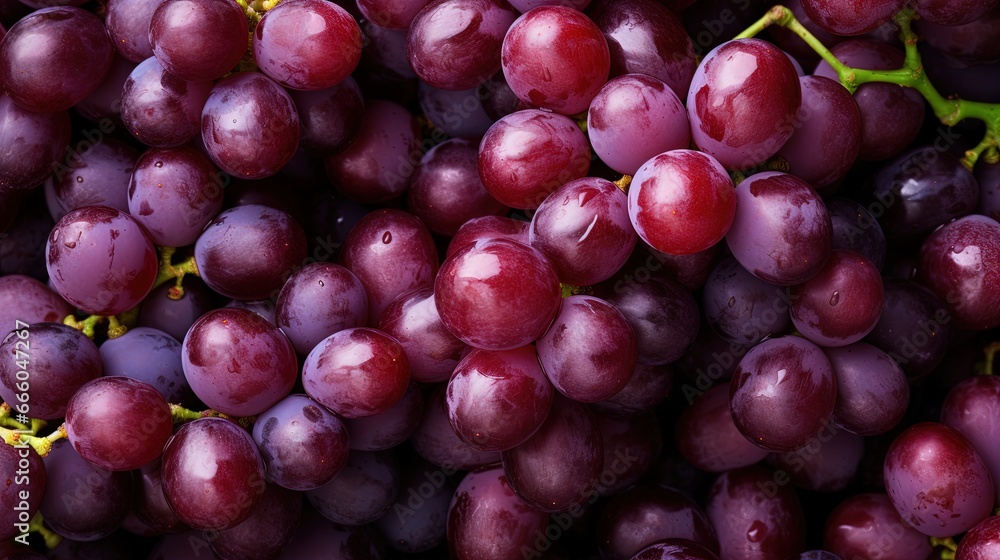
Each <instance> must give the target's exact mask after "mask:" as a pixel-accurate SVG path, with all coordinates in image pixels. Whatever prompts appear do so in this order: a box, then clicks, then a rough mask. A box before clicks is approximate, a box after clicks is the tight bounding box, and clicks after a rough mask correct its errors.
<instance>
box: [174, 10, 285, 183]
mask: <svg viewBox="0 0 1000 560" xmlns="http://www.w3.org/2000/svg"><path fill="white" fill-rule="evenodd" d="M171 1H186V0H167V2H171ZM201 140H202V142H203V143H204V144H205V151H206V152H208V155H209V157H211V158H212V161H214V162H215V164H216V165H218V166H219V167H220V168H221V169H222V170H223V171H225V172H227V173H230V174H231V175H236V176H238V177H242V178H244V179H261V178H264V177H269V176H271V175H274V174H275V173H277V172H278V171H279V170H281V168H282V167H284V165H285V164H286V163H288V161H289V160H290V159H292V156H293V155H295V150H297V149H298V147H299V115H298V113H297V112H296V110H295V103H294V102H292V98H291V96H289V95H288V92H286V91H285V90H284V88H282V87H281V86H279V85H278V84H277V83H276V82H274V81H273V80H271V79H270V78H268V77H267V76H265V75H263V74H261V73H259V72H237V73H235V74H231V75H229V76H227V77H226V78H223V79H221V80H219V81H218V82H216V83H215V86H213V87H212V92H211V93H210V94H209V95H208V99H207V100H206V101H205V106H204V108H203V109H202V112H201Z"/></svg>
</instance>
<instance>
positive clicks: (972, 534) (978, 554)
mask: <svg viewBox="0 0 1000 560" xmlns="http://www.w3.org/2000/svg"><path fill="white" fill-rule="evenodd" d="M998 532H1000V516H996V515H994V516H992V517H987V518H986V519H984V520H983V521H982V522H980V523H979V524H978V525H976V526H975V527H973V528H972V529H969V532H968V533H966V534H965V536H964V537H962V540H961V541H960V542H959V543H958V549H957V550H956V551H955V560H989V558H992V557H993V556H996V555H997V554H1000V540H998V539H997V533H998Z"/></svg>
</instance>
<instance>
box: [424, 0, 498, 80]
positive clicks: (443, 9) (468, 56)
mask: <svg viewBox="0 0 1000 560" xmlns="http://www.w3.org/2000/svg"><path fill="white" fill-rule="evenodd" d="M515 18H517V12H516V11H514V9H513V8H511V6H510V4H508V3H507V2H504V1H502V0H434V1H432V2H430V3H428V4H427V5H426V6H425V7H424V8H423V9H421V10H420V12H418V13H417V15H416V16H415V17H414V18H413V21H412V22H411V23H410V27H409V31H408V32H407V34H406V57H407V59H408V60H409V61H410V66H411V67H412V68H413V71H414V72H415V73H416V74H417V76H418V77H419V78H420V79H421V80H422V81H423V82H425V83H427V84H429V85H430V86H432V87H436V88H441V89H446V90H463V89H469V88H473V87H476V86H478V85H479V84H481V83H483V82H485V81H486V80H488V79H490V77H491V76H493V75H494V74H496V73H497V72H498V71H500V48H501V44H502V43H503V42H504V36H505V34H506V33H507V30H508V28H509V27H510V26H511V24H512V23H514V20H515ZM443 53H447V54H443Z"/></svg>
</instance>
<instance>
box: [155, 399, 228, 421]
mask: <svg viewBox="0 0 1000 560" xmlns="http://www.w3.org/2000/svg"><path fill="white" fill-rule="evenodd" d="M170 415H171V416H173V419H174V424H183V423H184V422H192V421H194V420H198V419H200V418H229V416H228V415H226V414H223V413H221V412H216V411H214V410H212V409H208V410H203V411H201V412H199V411H197V410H191V409H188V408H184V407H183V406H181V405H179V404H171V405H170Z"/></svg>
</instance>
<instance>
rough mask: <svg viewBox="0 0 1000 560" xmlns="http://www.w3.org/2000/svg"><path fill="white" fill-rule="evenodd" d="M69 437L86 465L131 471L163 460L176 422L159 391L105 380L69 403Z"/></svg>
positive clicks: (126, 381) (140, 384)
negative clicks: (164, 449) (165, 445)
mask: <svg viewBox="0 0 1000 560" xmlns="http://www.w3.org/2000/svg"><path fill="white" fill-rule="evenodd" d="M66 434H67V437H68V438H69V441H70V443H72V444H73V449H75V450H76V451H77V453H79V454H80V456H81V457H83V458H84V459H86V460H88V461H90V462H92V463H94V464H95V465H97V466H99V467H102V468H105V469H108V470H112V471H127V470H132V469H137V468H139V467H141V466H143V465H145V464H147V463H149V462H150V461H152V460H154V459H156V458H157V457H159V456H160V453H161V452H162V451H163V446H164V444H166V443H167V440H168V439H169V438H170V436H171V435H172V434H173V419H172V418H171V415H170V406H169V405H168V404H167V399H165V398H164V397H163V395H162V394H160V392H159V391H158V390H157V389H156V387H153V386H152V385H150V384H149V383H146V382H144V381H139V380H136V379H132V378H130V377H121V376H109V377H100V378H98V379H94V380H92V381H89V382H88V383H86V384H84V385H83V386H82V387H80V389H79V390H77V392H76V393H75V394H74V395H73V398H71V399H70V400H69V404H67V406H66Z"/></svg>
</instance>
